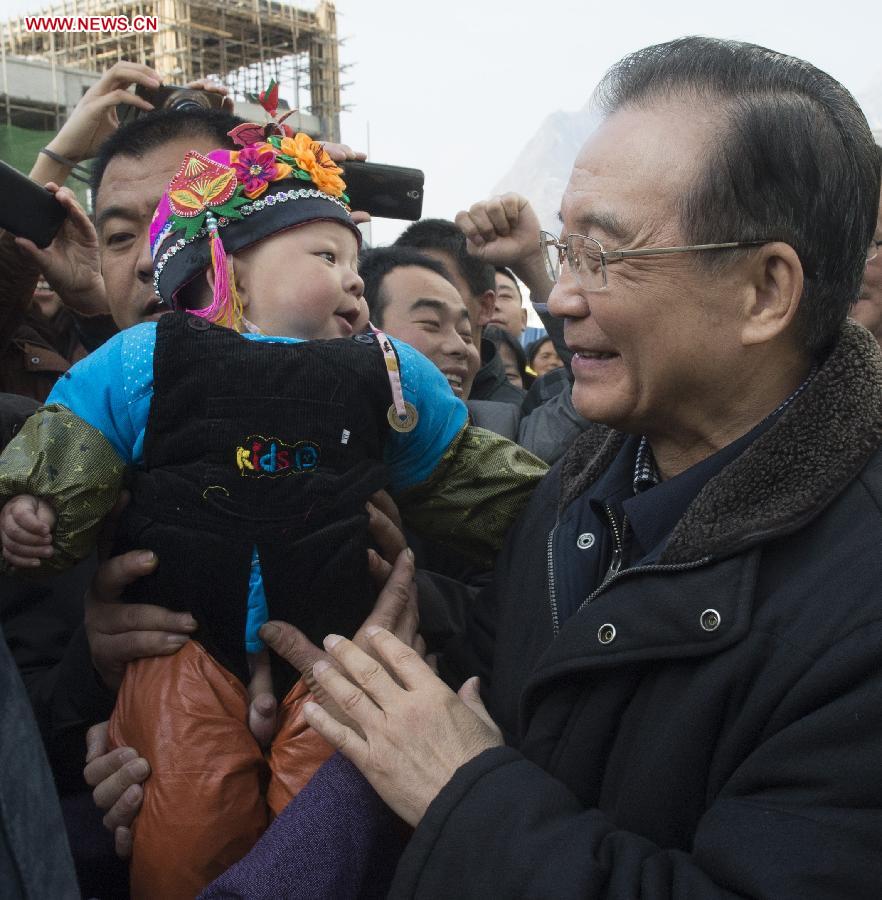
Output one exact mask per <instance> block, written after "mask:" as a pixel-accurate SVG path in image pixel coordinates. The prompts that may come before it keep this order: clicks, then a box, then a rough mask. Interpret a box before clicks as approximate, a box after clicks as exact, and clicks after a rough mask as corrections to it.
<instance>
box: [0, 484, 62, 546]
mask: <svg viewBox="0 0 882 900" xmlns="http://www.w3.org/2000/svg"><path fill="white" fill-rule="evenodd" d="M47 513H48V514H49V516H47ZM2 521H3V527H4V528H6V527H7V524H8V527H9V528H10V529H13V530H14V531H15V534H13V535H12V537H13V538H14V539H15V540H20V541H22V542H23V543H25V542H26V541H25V536H26V535H31V536H33V537H39V538H40V539H41V540H40V543H48V542H50V541H51V539H52V526H53V525H54V524H55V510H53V509H52V507H51V506H50V505H49V504H48V503H47V502H46V501H45V500H40V499H39V498H38V497H31V496H29V495H21V496H18V497H13V498H12V500H10V501H9V503H7V504H6V506H5V507H4V508H3V515H2Z"/></svg>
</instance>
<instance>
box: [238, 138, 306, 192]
mask: <svg viewBox="0 0 882 900" xmlns="http://www.w3.org/2000/svg"><path fill="white" fill-rule="evenodd" d="M230 162H231V164H232V166H233V168H234V169H235V170H236V177H237V179H238V181H239V184H241V185H242V187H243V188H244V194H245V196H246V197H247V198H248V199H249V200H253V199H254V198H255V197H259V196H260V195H261V194H262V193H263V192H264V191H265V190H266V189H267V185H268V184H269V183H270V182H271V181H279V180H280V179H282V178H287V177H288V176H289V175H290V174H291V166H289V165H288V164H287V163H283V162H279V161H278V160H277V159H276V154H275V152H274V151H273V148H272V147H271V146H270V145H269V144H252V145H251V146H250V147H245V148H244V149H243V150H240V151H239V152H238V153H231V154H230Z"/></svg>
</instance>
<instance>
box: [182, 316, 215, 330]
mask: <svg viewBox="0 0 882 900" xmlns="http://www.w3.org/2000/svg"><path fill="white" fill-rule="evenodd" d="M187 324H188V325H189V326H190V327H191V328H192V329H193V331H208V329H209V328H211V322H209V321H208V319H203V318H202V316H189V317H188V319H187Z"/></svg>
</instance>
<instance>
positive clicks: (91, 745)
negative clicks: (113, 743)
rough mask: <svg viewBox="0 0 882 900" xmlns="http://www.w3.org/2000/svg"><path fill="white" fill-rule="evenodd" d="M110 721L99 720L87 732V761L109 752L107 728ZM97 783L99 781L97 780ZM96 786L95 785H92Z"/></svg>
mask: <svg viewBox="0 0 882 900" xmlns="http://www.w3.org/2000/svg"><path fill="white" fill-rule="evenodd" d="M109 725H110V723H109V722H99V723H98V724H97V725H93V726H92V727H91V728H90V729H89V730H88V731H87V732H86V762H87V763H90V762H92V760H93V759H96V758H97V757H99V756H103V755H104V754H105V753H107V729H108V727H109ZM99 780H100V779H99ZM96 784H97V782H96ZM91 786H92V787H94V785H91Z"/></svg>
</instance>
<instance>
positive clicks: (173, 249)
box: [153, 188, 349, 294]
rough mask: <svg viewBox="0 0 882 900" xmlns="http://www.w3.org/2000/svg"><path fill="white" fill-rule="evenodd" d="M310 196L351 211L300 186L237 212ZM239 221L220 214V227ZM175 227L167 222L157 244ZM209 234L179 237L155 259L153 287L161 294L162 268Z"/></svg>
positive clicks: (204, 230) (203, 231) (250, 211)
mask: <svg viewBox="0 0 882 900" xmlns="http://www.w3.org/2000/svg"><path fill="white" fill-rule="evenodd" d="M308 197H312V198H315V199H317V200H330V201H331V203H336V204H337V206H339V207H340V208H341V209H343V210H345V211H346V212H349V207H348V206H347V205H346V204H345V203H344V202H343V201H342V200H338V199H337V198H336V197H332V196H331V195H330V194H325V193H324V192H322V191H319V190H316V189H315V188H298V189H291V190H289V191H279V193H278V194H270V195H269V196H268V197H262V198H260V199H259V200H254V201H252V202H251V203H246V204H244V205H243V206H240V207H239V209H238V210H237V212H239V213H240V214H241V216H242V218H245V217H246V216H250V215H252V214H254V213H256V212H260V211H261V210H262V209H264V208H265V207H267V206H274V205H275V204H276V203H287V202H288V201H289V200H303V199H306V198H308ZM235 221H238V219H228V218H227V217H226V216H220V217H218V220H217V225H218V228H224V227H226V226H227V225H229V224H230V222H235ZM172 229H173V226H172V224H171V223H170V222H169V223H166V225H165V227H164V228H163V230H162V232H161V233H160V234H159V235H158V236H157V239H156V241H155V246H156V247H157V248H158V247H159V246H161V244H162V242H163V241H164V240H165V238H166V237H167V235H168V234H170V233H171V231H172ZM207 234H208V229H207V228H201V229H200V230H199V231H197V232H196V234H194V235H193V237H191V238H190V240H189V241H187V240H184V238H178V239H177V240H176V241H175V242H174V243H173V244H172V245H171V246H170V247H169V248H168V249H167V250H165V251H164V252H163V253H162V254H161V255H160V256H159V257H158V258H157V259H156V261H155V263H154V267H153V289H154V291H156V293H157V294H159V276H160V275H161V274H162V270H163V269H164V268H165V265H166V263H167V262H168V261H169V260H170V259H171V258H172V257H173V256H175V254H177V253H180V252H181V250H183V249H184V247H186V246H187V245H188V244H192V243H193V242H194V241H198V240H201V239H202V238H204V237H205V236H206V235H207Z"/></svg>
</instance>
